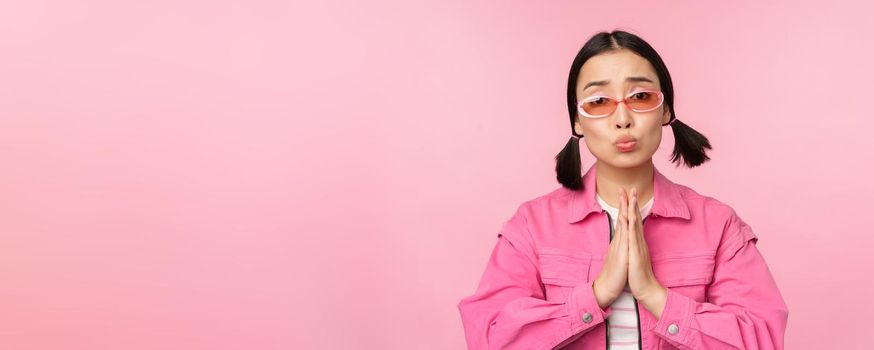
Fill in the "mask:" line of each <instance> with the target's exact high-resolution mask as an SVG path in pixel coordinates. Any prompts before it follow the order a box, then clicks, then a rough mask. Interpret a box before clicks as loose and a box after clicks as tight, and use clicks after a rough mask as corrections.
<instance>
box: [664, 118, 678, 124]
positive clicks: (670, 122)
mask: <svg viewBox="0 0 874 350" xmlns="http://www.w3.org/2000/svg"><path fill="white" fill-rule="evenodd" d="M675 121H677V118H674V119H671V121H669V122H667V123H665V124H662V126H665V125H670V124H673V123H674V122H675Z"/></svg>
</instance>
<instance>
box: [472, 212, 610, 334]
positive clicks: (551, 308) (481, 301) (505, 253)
mask: <svg viewBox="0 0 874 350" xmlns="http://www.w3.org/2000/svg"><path fill="white" fill-rule="evenodd" d="M526 227H527V223H526V220H525V219H524V217H522V216H520V215H518V212H517V215H514V216H513V218H511V219H510V220H508V221H507V222H506V223H505V224H504V226H503V228H502V229H501V231H500V233H498V241H497V243H496V244H495V246H494V248H493V250H492V252H491V256H490V257H489V260H488V263H487V265H486V268H485V272H484V273H483V275H482V277H481V279H480V282H479V286H478V287H477V289H476V291H475V292H474V294H473V295H470V296H467V297H465V298H463V299H462V300H461V301H460V302H459V303H458V305H457V307H458V310H459V311H460V313H461V320H462V323H463V326H464V334H465V338H466V341H467V346H468V348H469V349H473V350H485V349H508V350H511V349H554V348H557V347H561V346H564V345H566V344H568V343H570V342H572V341H574V340H576V339H577V338H579V337H580V336H582V335H583V334H584V333H586V332H588V331H590V330H592V329H593V328H594V327H595V326H597V325H599V324H601V323H602V322H604V320H605V319H606V318H607V317H608V316H609V315H610V313H611V310H610V307H609V306H607V308H606V309H601V308H600V307H599V305H598V302H597V300H596V299H595V295H594V292H593V290H592V284H591V282H589V283H585V282H583V283H581V284H580V285H578V286H575V287H573V290H572V292H571V293H570V295H569V297H568V298H567V299H566V300H551V301H547V300H545V298H544V294H545V293H544V289H543V287H542V285H541V282H540V273H539V271H538V263H537V256H536V254H535V249H534V245H533V241H532V240H531V236H530V234H529V232H528V230H527V228H526Z"/></svg>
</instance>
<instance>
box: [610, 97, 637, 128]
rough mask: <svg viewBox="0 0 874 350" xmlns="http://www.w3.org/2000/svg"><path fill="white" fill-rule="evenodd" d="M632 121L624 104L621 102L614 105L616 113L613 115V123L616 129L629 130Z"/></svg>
mask: <svg viewBox="0 0 874 350" xmlns="http://www.w3.org/2000/svg"><path fill="white" fill-rule="evenodd" d="M632 122H633V119H632V118H631V114H630V113H629V110H628V108H627V106H626V105H625V102H624V101H623V102H621V103H619V104H618V105H616V113H613V123H614V124H615V125H616V128H617V129H623V128H630V127H631V125H632Z"/></svg>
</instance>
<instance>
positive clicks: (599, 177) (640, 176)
mask: <svg viewBox="0 0 874 350" xmlns="http://www.w3.org/2000/svg"><path fill="white" fill-rule="evenodd" d="M594 166H595V175H596V178H595V187H596V188H595V190H596V191H597V193H598V195H599V196H601V198H604V201H605V202H607V204H609V205H610V206H613V207H616V208H619V207H620V206H619V203H620V200H619V189H620V188H624V189H625V192H626V194H627V195H628V203H629V204H631V189H632V188H636V189H637V206H638V207H642V206H643V204H644V203H646V202H647V201H649V200H650V199H652V196H653V175H654V174H653V172H654V170H653V164H652V161H649V162H645V163H643V164H641V165H639V166H637V167H633V168H617V167H614V166H611V165H609V164H606V163H602V162H600V161H597V162H595V165H594Z"/></svg>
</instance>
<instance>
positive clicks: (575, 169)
mask: <svg viewBox="0 0 874 350" xmlns="http://www.w3.org/2000/svg"><path fill="white" fill-rule="evenodd" d="M555 174H556V179H558V182H559V183H561V184H562V186H564V187H567V188H569V189H571V190H575V191H577V190H582V189H583V180H582V178H581V176H582V175H581V169H580V139H579V137H577V136H576V135H573V136H571V138H570V139H569V140H568V141H567V144H565V145H564V148H563V149H562V150H561V152H558V154H557V155H556V156H555Z"/></svg>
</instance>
